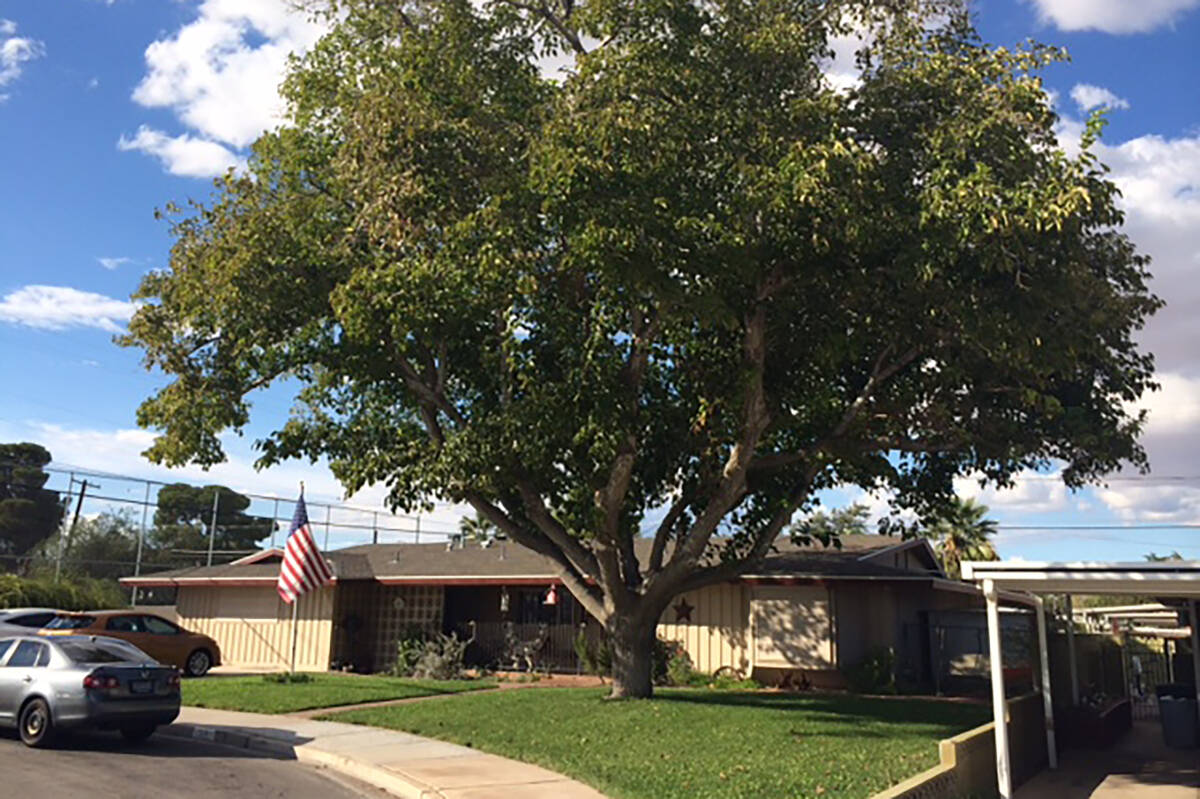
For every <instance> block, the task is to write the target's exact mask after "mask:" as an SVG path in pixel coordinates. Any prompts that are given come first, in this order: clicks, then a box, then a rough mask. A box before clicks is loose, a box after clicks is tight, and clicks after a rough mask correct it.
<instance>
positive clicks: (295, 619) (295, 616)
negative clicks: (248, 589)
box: [291, 480, 304, 674]
mask: <svg viewBox="0 0 1200 799" xmlns="http://www.w3.org/2000/svg"><path fill="white" fill-rule="evenodd" d="M300 501H301V502H303V501H304V481H303V480H301V481H300ZM299 611H300V597H298V596H294V597H292V672H291V673H292V674H295V673H296V632H297V631H298V629H299V627H300V616H299Z"/></svg>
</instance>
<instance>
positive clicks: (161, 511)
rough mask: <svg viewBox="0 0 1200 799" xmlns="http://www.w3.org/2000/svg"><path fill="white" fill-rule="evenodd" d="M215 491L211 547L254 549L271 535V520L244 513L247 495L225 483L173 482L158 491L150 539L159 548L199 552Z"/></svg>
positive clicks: (203, 546) (203, 548)
mask: <svg viewBox="0 0 1200 799" xmlns="http://www.w3.org/2000/svg"><path fill="white" fill-rule="evenodd" d="M217 494H219V498H218V505H217V532H216V540H215V542H214V545H213V548H214V549H215V550H216V551H218V552H221V551H235V552H236V551H242V552H244V551H245V550H250V549H256V548H257V545H258V542H259V541H261V540H262V539H264V538H266V537H268V536H270V535H271V532H272V531H273V530H274V529H275V522H274V521H272V520H271V519H266V518H263V517H261V516H251V515H249V514H247V513H246V509H247V508H249V507H250V498H249V497H246V496H244V495H242V494H239V493H238V492H236V491H233V490H232V489H229V488H226V487H225V486H218V485H209V486H203V487H201V486H193V485H188V484H187V483H175V484H173V485H167V486H163V487H162V488H161V489H159V492H158V505H157V508H156V509H155V511H154V530H153V532H152V533H151V540H152V543H153V545H154V547H156V548H157V549H160V550H184V551H192V552H202V551H206V550H207V549H208V537H209V525H210V524H211V522H212V512H213V497H214V495H217Z"/></svg>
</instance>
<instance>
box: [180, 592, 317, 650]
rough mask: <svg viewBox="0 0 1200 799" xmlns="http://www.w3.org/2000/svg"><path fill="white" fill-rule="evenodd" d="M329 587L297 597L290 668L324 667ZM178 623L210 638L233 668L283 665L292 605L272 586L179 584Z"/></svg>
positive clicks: (289, 635)
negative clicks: (180, 585)
mask: <svg viewBox="0 0 1200 799" xmlns="http://www.w3.org/2000/svg"><path fill="white" fill-rule="evenodd" d="M333 592H334V589H333V588H332V587H325V588H322V589H320V590H318V591H314V592H312V593H308V594H305V595H304V596H302V597H300V599H299V600H298V601H299V607H298V608H297V618H298V624H297V635H296V668H297V669H303V670H307V671H324V670H325V669H327V668H329V654H330V651H329V649H330V638H331V633H332V618H333ZM176 607H177V608H178V610H179V623H180V624H181V625H183V626H184V627H186V628H188V629H189V630H195V631H196V632H199V633H204V634H205V635H208V636H210V637H212V638H213V639H214V640H215V641H216V642H217V645H218V646H220V647H221V659H222V662H223V663H224V664H225V665H227V666H233V667H235V668H256V669H258V668H272V669H281V670H282V669H287V668H288V666H289V664H290V660H291V652H292V608H291V605H287V604H284V602H283V601H282V600H281V599H280V598H279V595H278V594H277V593H276V592H275V588H274V587H273V586H222V587H209V586H204V587H181V588H180V589H179V596H178V599H177V600H176Z"/></svg>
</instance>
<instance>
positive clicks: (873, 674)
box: [845, 648, 896, 694]
mask: <svg viewBox="0 0 1200 799" xmlns="http://www.w3.org/2000/svg"><path fill="white" fill-rule="evenodd" d="M845 674H846V682H847V684H848V685H849V687H850V690H851V691H853V692H854V693H857V694H894V693H896V654H895V653H894V652H893V651H892V650H891V649H888V648H880V649H875V650H872V651H871V652H869V653H868V654H867V656H866V657H864V658H863V659H862V660H860V661H859V662H858V663H857V664H855V665H854V666H851V667H850V668H848V669H846V672H845Z"/></svg>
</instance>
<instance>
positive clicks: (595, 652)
mask: <svg viewBox="0 0 1200 799" xmlns="http://www.w3.org/2000/svg"><path fill="white" fill-rule="evenodd" d="M574 646H575V655H576V657H578V658H579V663H580V665H582V666H583V670H584V671H586V672H587V673H588V674H594V675H596V676H597V677H607V676H609V675H610V674H612V647H611V646H610V645H609V643H608V639H607V638H605V637H604V636H603V635H600V636H599V637H598V638H596V639H595V640H592V639H591V638H589V637H588V634H587V630H586V629H584V628H582V627H581V628H580V629H579V634H578V635H576V636H575V644H574Z"/></svg>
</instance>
